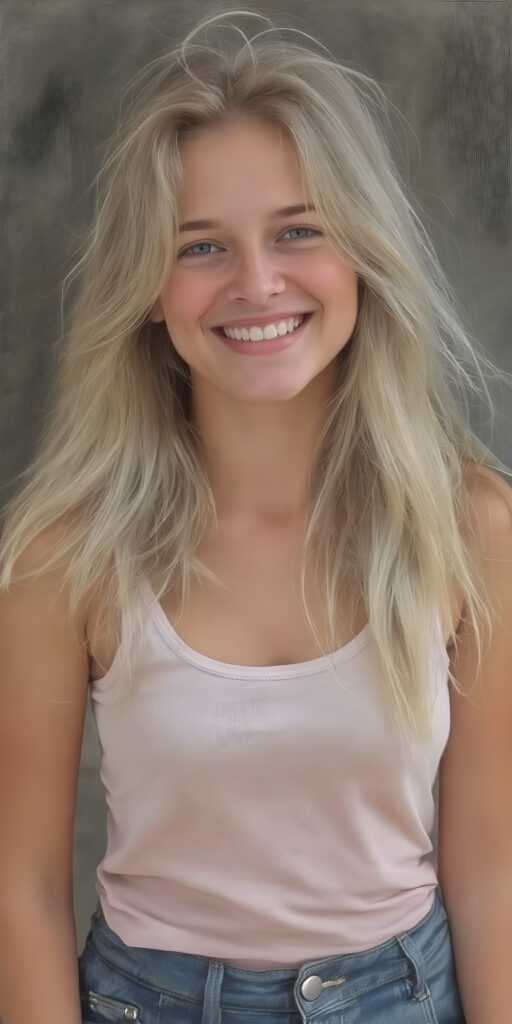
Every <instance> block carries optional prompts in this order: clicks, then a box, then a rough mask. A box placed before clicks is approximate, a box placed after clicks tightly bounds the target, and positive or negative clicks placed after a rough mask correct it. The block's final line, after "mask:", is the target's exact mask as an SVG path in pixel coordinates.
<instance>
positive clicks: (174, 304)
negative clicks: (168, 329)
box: [164, 273, 212, 325]
mask: <svg viewBox="0 0 512 1024" xmlns="http://www.w3.org/2000/svg"><path fill="white" fill-rule="evenodd" d="M211 301H212V298H211V296H210V295H209V289H208V286H207V284H206V282H204V281H200V280H198V277H197V275H195V276H192V275H189V274H180V273H177V274H176V275H175V276H173V279H172V280H171V281H170V282H169V284H168V286H167V288H166V290H165V296H164V307H165V312H166V320H167V322H168V323H171V322H173V323H176V324H183V325H193V324H194V322H197V321H198V320H200V319H201V317H203V316H205V315H206V314H207V312H208V309H209V307H210V304H211Z"/></svg>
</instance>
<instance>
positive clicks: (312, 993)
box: [300, 974, 323, 1002]
mask: <svg viewBox="0 0 512 1024" xmlns="http://www.w3.org/2000/svg"><path fill="white" fill-rule="evenodd" d="M300 991H301V995H303V996H304V999H307V1000H308V1001H309V1002H312V1001H313V999H318V996H321V995H322V991H323V984H322V979H321V978H319V977H318V974H310V976H309V978H306V979H305V981H303V982H302V985H301V986H300Z"/></svg>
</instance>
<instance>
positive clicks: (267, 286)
mask: <svg viewBox="0 0 512 1024" xmlns="http://www.w3.org/2000/svg"><path fill="white" fill-rule="evenodd" d="M181 161H182V165H183V172H184V187H183V190H182V195H181V196H180V202H179V212H180V221H181V222H183V223H185V222H187V224H188V226H187V228H186V230H184V231H182V232H181V233H180V237H179V240H178V255H177V258H176V261H175V263H174V265H173V267H172V270H171V273H170V276H169V278H168V280H167V283H166V286H165V288H164V290H163V292H162V294H161V295H160V296H159V299H158V300H157V302H156V303H155V305H154V306H153V309H152V311H151V314H150V316H151V319H152V320H153V321H155V322H158V321H162V320H165V323H166V326H167V329H168V331H169V335H170V337H171V339H172V342H173V344H174V346H175V348H176V349H177V351H178V352H179V353H180V355H181V356H182V357H183V359H184V360H185V361H186V362H187V363H188V365H189V367H190V372H191V379H192V389H193V393H194V396H195V401H197V400H198V398H199V400H200V398H201V395H205V394H206V392H208V393H211V392H212V388H213V389H214V390H215V392H216V393H217V397H218V393H219V392H221V393H222V394H224V395H225V396H228V395H229V396H231V397H232V398H236V399H238V400H240V399H242V400H246V401H251V400H253V401H263V402H268V401H283V400H286V399H290V398H293V397H294V396H296V395H298V394H299V393H300V392H302V391H304V389H306V388H308V386H311V385H312V382H313V381H314V380H315V379H317V378H319V375H322V374H323V375H324V377H325V380H324V381H323V383H324V385H325V384H326V383H327V382H328V381H329V382H331V387H332V382H333V381H334V371H335V362H333V361H335V357H336V356H337V354H338V353H339V352H340V350H341V349H342V348H343V346H344V345H345V344H346V342H347V341H348V339H349V338H350V336H351V334H352V331H353V329H354V326H355V322H356V318H357V308H358V307H357V299H358V295H357V275H356V273H355V272H354V271H353V270H352V269H351V268H350V267H349V266H348V265H347V264H346V263H345V262H344V261H343V259H342V258H341V257H340V256H339V254H338V253H337V252H336V251H335V249H334V248H333V246H332V244H331V243H330V242H329V240H328V238H327V237H326V235H325V233H324V232H323V230H322V228H321V224H320V220H319V217H318V215H317V213H316V212H315V211H314V210H308V209H304V207H305V206H307V205H308V204H310V200H309V197H308V196H307V195H304V192H303V185H302V179H301V172H300V166H299V162H298V159H297V157H296V155H295V152H294V150H293V148H292V146H291V145H290V143H289V142H288V141H287V140H286V138H285V137H284V136H283V135H282V134H281V133H280V131H279V130H278V129H277V127H275V126H272V125H269V124H267V123H265V122H263V121H260V120H257V119H249V118H241V119H239V120H237V121H235V122H232V123H229V124H225V125H223V126H222V127H218V128H215V129H210V130H208V131H206V132H204V133H203V134H199V135H196V136H194V137H190V138H188V139H186V140H185V141H184V143H183V145H182V147H181ZM287 207H298V208H299V209H298V210H297V211H296V212H294V213H293V214H292V213H288V214H286V215H285V214H283V213H282V212H281V214H280V215H276V212H277V211H283V209H284V208H287ZM191 221H214V222H215V225H209V226H205V225H204V224H203V225H199V226H195V227H192V226H191V225H190V222H191ZM306 312H307V313H308V314H311V315H310V316H308V317H307V318H306V320H305V321H304V323H303V325H302V326H300V327H299V329H298V330H297V332H296V334H295V332H293V333H291V334H286V335H285V336H284V337H282V336H281V334H282V332H283V331H284V328H283V326H282V322H283V321H285V322H288V321H289V320H290V317H293V316H294V315H295V314H303V313H306ZM258 320H259V321H260V323H261V322H262V321H263V323H262V327H263V326H264V323H265V322H266V323H268V322H269V321H270V322H272V323H273V324H275V325H278V331H277V337H276V338H275V341H273V340H272V337H271V338H270V339H269V340H268V341H267V342H266V343H265V342H262V343H260V344H258V342H257V341H256V342H255V341H251V340H246V341H244V340H240V341H238V342H237V341H236V340H233V341H230V339H229V338H226V337H225V335H224V333H223V331H222V330H221V329H220V327H221V325H235V326H236V324H240V325H244V326H245V327H246V328H247V329H248V328H249V327H250V324H251V323H253V324H254V325H256V324H257V323H258ZM280 323H281V326H279V324H280ZM287 326H289V324H288V323H287ZM273 333H274V332H273V331H272V329H271V328H270V329H269V330H267V331H266V334H270V335H271V336H272V335H273ZM255 336H256V337H258V336H259V335H258V333H256V335H254V334H253V335H252V337H253V338H254V337H255ZM251 346H253V347H251ZM318 384H319V381H318V380H317V384H316V386H315V385H313V389H314V390H316V392H317V393H318ZM205 389H206V390H205ZM320 390H322V389H320Z"/></svg>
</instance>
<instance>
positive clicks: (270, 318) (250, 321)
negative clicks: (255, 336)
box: [215, 309, 312, 327]
mask: <svg viewBox="0 0 512 1024" xmlns="http://www.w3.org/2000/svg"><path fill="white" fill-rule="evenodd" d="M311 312H312V310H311V309H299V310H297V309H294V310H292V311H291V312H285V313H268V315H267V316H240V317H238V318H237V319H236V320H223V321H222V323H220V324H215V327H246V326H248V327H250V326H254V327H264V326H265V325H266V324H276V323H279V321H280V320H289V319H290V317H295V316H307V314H308V313H311Z"/></svg>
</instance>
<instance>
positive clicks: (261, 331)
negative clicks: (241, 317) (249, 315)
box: [221, 314, 305, 341]
mask: <svg viewBox="0 0 512 1024" xmlns="http://www.w3.org/2000/svg"><path fill="white" fill-rule="evenodd" d="M304 316H305V314H303V315H302V316H296V317H290V319H289V320H279V321H278V322H277V323H275V324H266V326H265V327H263V328H261V327H249V328H247V327H222V328H221V330H222V331H223V332H224V334H225V335H226V337H228V338H232V339H233V340H236V341H262V340H263V338H266V339H268V340H270V339H271V338H277V336H278V334H279V335H283V334H289V332H290V331H294V330H295V328H296V327H299V325H300V324H301V323H302V321H303V320H304Z"/></svg>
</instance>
